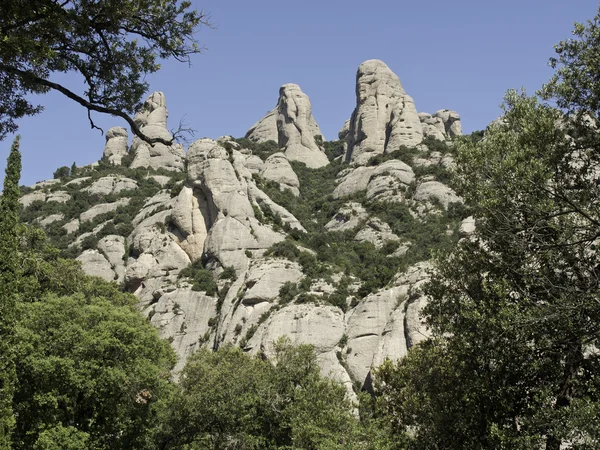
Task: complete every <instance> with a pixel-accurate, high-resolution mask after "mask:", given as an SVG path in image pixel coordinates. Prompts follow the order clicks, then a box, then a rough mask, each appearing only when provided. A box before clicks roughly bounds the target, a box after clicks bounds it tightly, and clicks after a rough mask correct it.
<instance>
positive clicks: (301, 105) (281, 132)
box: [246, 83, 329, 168]
mask: <svg viewBox="0 0 600 450" xmlns="http://www.w3.org/2000/svg"><path fill="white" fill-rule="evenodd" d="M246 137H247V138H249V139H251V140H253V141H255V142H266V141H269V140H273V141H275V142H277V143H278V145H279V147H280V148H281V149H282V150H283V151H284V153H285V156H287V158H288V159H289V160H290V161H300V162H303V163H304V164H306V165H307V166H308V167H311V168H318V167H323V166H326V165H327V164H329V160H328V159H327V156H326V155H325V153H324V152H323V150H322V149H321V147H320V146H319V142H318V140H320V139H321V138H322V133H321V130H320V128H319V125H317V122H316V120H315V118H314V117H313V115H312V105H311V103H310V99H309V98H308V95H306V94H305V93H304V92H302V90H301V89H300V86H298V85H297V84H292V83H289V84H284V85H283V86H281V88H280V89H279V100H278V102H277V106H276V107H275V108H274V109H273V110H272V111H269V112H268V113H267V115H266V116H265V117H263V118H262V119H261V120H259V121H258V122H257V123H256V124H254V125H253V126H252V128H250V129H249V130H248V132H247V133H246Z"/></svg>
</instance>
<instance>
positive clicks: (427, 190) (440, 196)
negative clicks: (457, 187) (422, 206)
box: [413, 181, 463, 209]
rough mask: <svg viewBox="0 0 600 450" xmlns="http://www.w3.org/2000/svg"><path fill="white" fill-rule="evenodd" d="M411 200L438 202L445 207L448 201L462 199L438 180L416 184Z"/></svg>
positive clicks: (453, 201)
mask: <svg viewBox="0 0 600 450" xmlns="http://www.w3.org/2000/svg"><path fill="white" fill-rule="evenodd" d="M413 200H415V201H418V202H431V201H437V202H439V203H440V204H441V205H442V206H443V207H444V208H445V209H447V208H448V205H449V204H450V203H456V202H460V203H462V202H463V200H462V198H460V197H459V196H458V195H456V193H455V192H454V191H453V190H452V189H451V188H449V187H448V186H446V185H445V184H443V183H440V182H439V181H427V182H425V183H422V184H420V185H419V186H417V189H416V191H415V194H414V195H413Z"/></svg>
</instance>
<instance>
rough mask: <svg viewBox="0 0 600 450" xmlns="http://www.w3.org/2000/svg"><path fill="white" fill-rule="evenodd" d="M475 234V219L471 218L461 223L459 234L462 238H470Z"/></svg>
mask: <svg viewBox="0 0 600 450" xmlns="http://www.w3.org/2000/svg"><path fill="white" fill-rule="evenodd" d="M474 232H475V218H474V217H473V216H469V217H467V218H466V219H464V220H463V221H462V222H461V223H460V227H459V229H458V234H459V236H460V237H467V236H470V235H471V234H473V233H474Z"/></svg>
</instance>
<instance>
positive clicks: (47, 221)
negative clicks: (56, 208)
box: [38, 214, 79, 227]
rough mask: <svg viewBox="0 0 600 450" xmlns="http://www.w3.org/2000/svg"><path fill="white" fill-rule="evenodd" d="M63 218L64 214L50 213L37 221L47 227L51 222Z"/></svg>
mask: <svg viewBox="0 0 600 450" xmlns="http://www.w3.org/2000/svg"><path fill="white" fill-rule="evenodd" d="M64 218H65V215H64V214H50V215H49V216H46V217H44V218H43V219H41V220H39V221H38V223H39V224H40V225H41V226H43V227H47V226H48V225H50V224H51V223H54V222H59V221H61V220H63V219H64ZM78 227H79V224H78Z"/></svg>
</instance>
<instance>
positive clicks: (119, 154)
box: [104, 127, 128, 165]
mask: <svg viewBox="0 0 600 450" xmlns="http://www.w3.org/2000/svg"><path fill="white" fill-rule="evenodd" d="M127 139H128V136H127V130H126V129H125V128H122V127H112V128H111V129H109V130H108V131H107V132H106V144H105V145H104V158H105V159H106V160H107V161H108V162H109V163H111V164H116V165H120V164H121V160H122V159H123V156H125V155H127Z"/></svg>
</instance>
